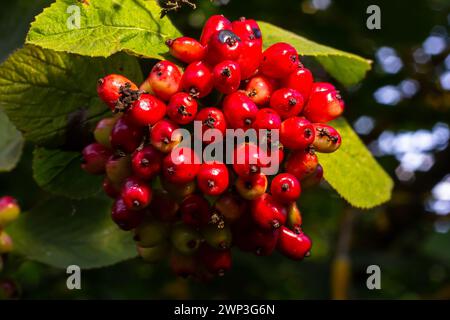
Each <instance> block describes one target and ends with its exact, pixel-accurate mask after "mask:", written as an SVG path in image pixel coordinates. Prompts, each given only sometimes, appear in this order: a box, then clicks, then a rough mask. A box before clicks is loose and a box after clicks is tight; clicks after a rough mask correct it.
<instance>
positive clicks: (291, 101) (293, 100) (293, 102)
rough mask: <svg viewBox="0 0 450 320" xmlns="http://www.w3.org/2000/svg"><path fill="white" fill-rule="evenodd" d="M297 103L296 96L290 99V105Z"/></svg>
mask: <svg viewBox="0 0 450 320" xmlns="http://www.w3.org/2000/svg"><path fill="white" fill-rule="evenodd" d="M296 104H297V99H295V98H290V99H289V105H290V106H295V105H296Z"/></svg>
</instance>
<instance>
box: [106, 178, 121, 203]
mask: <svg viewBox="0 0 450 320" xmlns="http://www.w3.org/2000/svg"><path fill="white" fill-rule="evenodd" d="M102 186H103V191H104V192H105V194H106V195H107V196H108V197H110V198H112V199H116V198H117V197H119V196H120V188H119V187H118V186H117V185H116V184H114V183H113V182H112V181H111V180H110V179H108V177H105V179H103V184H102Z"/></svg>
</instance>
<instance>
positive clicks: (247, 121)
mask: <svg viewBox="0 0 450 320" xmlns="http://www.w3.org/2000/svg"><path fill="white" fill-rule="evenodd" d="M252 122H253V121H252V119H250V118H247V119H245V120H244V123H245V124H246V125H247V126H249V125H251V124H252Z"/></svg>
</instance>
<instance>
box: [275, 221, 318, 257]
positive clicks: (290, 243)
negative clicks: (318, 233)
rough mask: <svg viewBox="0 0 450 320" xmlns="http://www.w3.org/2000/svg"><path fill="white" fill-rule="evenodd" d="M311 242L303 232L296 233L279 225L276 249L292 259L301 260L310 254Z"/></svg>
mask: <svg viewBox="0 0 450 320" xmlns="http://www.w3.org/2000/svg"><path fill="white" fill-rule="evenodd" d="M311 246H312V242H311V239H310V238H309V237H308V236H307V235H306V234H304V233H303V232H301V231H300V232H299V233H296V232H294V231H292V230H289V229H288V228H286V227H281V230H280V236H279V237H278V244H277V248H278V250H279V251H280V252H281V253H282V254H284V255H285V256H287V257H288V258H290V259H293V260H302V259H303V258H304V257H308V256H309V255H310V250H311Z"/></svg>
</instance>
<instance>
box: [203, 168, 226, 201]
mask: <svg viewBox="0 0 450 320" xmlns="http://www.w3.org/2000/svg"><path fill="white" fill-rule="evenodd" d="M228 183H229V174H228V169H227V166H226V165H224V164H223V163H221V162H216V161H214V162H209V163H203V164H202V165H201V166H200V171H199V173H198V175H197V184H198V188H199V189H200V191H202V192H203V193H204V194H207V195H210V196H218V195H220V194H222V193H224V192H225V191H226V190H227V188H228Z"/></svg>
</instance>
